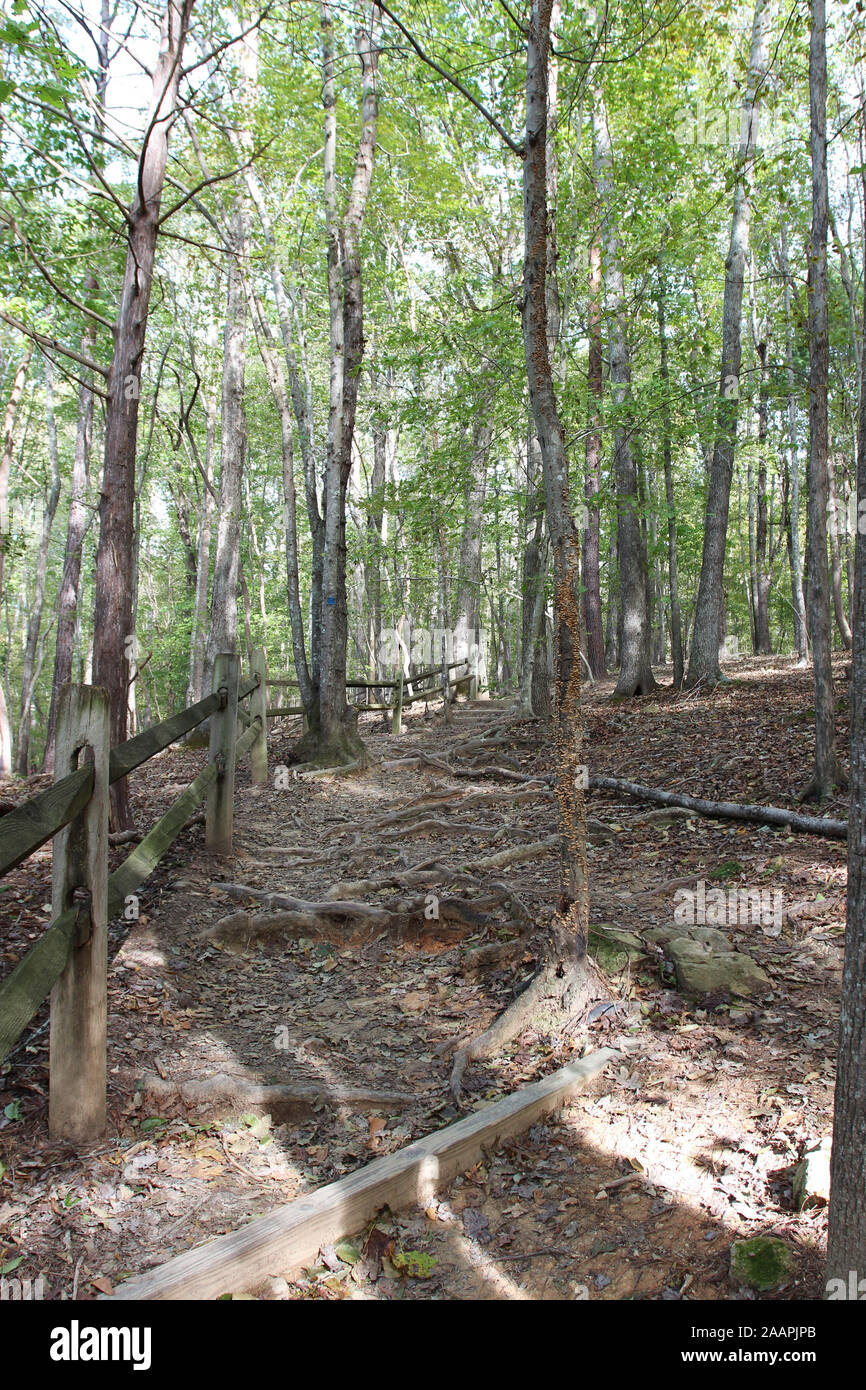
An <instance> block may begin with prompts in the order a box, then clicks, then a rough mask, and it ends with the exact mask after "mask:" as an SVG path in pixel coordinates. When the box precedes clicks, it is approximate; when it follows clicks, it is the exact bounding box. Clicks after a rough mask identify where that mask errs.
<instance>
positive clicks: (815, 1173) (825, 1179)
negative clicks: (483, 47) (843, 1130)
mask: <svg viewBox="0 0 866 1390" xmlns="http://www.w3.org/2000/svg"><path fill="white" fill-rule="evenodd" d="M832 1146H833V1136H832V1135H831V1134H827V1135H825V1136H824V1138H823V1139H822V1140H821V1142H820V1144H816V1145H815V1147H814V1148H812V1149H807V1151H806V1153H805V1154H804V1155H803V1157H802V1158H801V1159H800V1162H799V1163H798V1164H797V1167H796V1168H795V1169H794V1206H795V1207H796V1208H797V1210H798V1211H799V1210H800V1209H801V1207H804V1206H806V1204H807V1203H809V1202H829V1200H830V1152H831V1149H832Z"/></svg>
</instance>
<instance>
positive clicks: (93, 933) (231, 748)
mask: <svg viewBox="0 0 866 1390" xmlns="http://www.w3.org/2000/svg"><path fill="white" fill-rule="evenodd" d="M252 666H253V670H252V673H251V675H250V676H249V677H247V678H245V679H244V680H241V679H240V674H239V662H238V658H237V657H236V656H233V655H222V656H218V657H217V659H216V663H215V668H214V689H213V692H212V693H211V694H210V695H208V696H206V697H205V698H204V699H203V700H199V701H198V703H197V704H195V705H191V706H190V707H189V708H188V709H185V710H182V711H181V712H180V713H179V714H175V715H172V716H171V718H169V719H165V720H163V721H162V722H161V723H159V724H155V725H153V726H152V727H151V728H149V729H145V730H144V731H143V732H142V733H140V734H137V735H136V736H135V738H131V739H129V740H127V742H126V743H123V744H120V745H119V747H116V748H111V747H110V743H109V710H108V697H107V695H106V693H105V691H104V690H102V689H100V688H98V687H94V686H81V685H71V686H65V687H64V689H63V691H62V692H61V696H60V701H59V706H58V720H57V736H56V750H55V782H54V785H53V786H51V787H49V788H47V789H46V790H45V791H44V792H40V793H39V794H38V795H37V796H34V797H31V798H30V799H29V800H28V801H26V802H24V803H23V805H21V806H18V807H16V809H15V810H14V811H11V812H9V813H8V814H7V815H6V816H4V817H3V818H2V820H0V876H2V875H3V874H6V873H8V872H9V870H10V869H13V868H14V867H15V866H16V865H17V864H20V863H22V861H23V860H24V859H26V858H27V857H28V855H30V854H32V853H33V852H34V850H36V849H38V848H39V847H40V845H44V844H45V843H46V842H47V841H48V840H50V839H52V838H53V839H54V846H53V856H52V904H51V906H52V920H51V923H50V925H49V926H48V927H47V928H46V930H45V932H44V933H43V935H42V936H41V937H40V939H39V940H38V941H37V943H36V944H35V946H34V947H33V948H32V949H31V950H30V951H29V952H28V953H27V955H26V956H25V957H24V958H23V960H20V961H19V962H18V963H17V965H16V966H15V968H14V970H12V972H11V973H10V974H9V975H8V976H7V978H6V979H5V980H4V981H3V983H2V985H0V1061H2V1060H3V1059H4V1058H5V1057H6V1056H7V1055H8V1054H9V1052H10V1051H11V1049H12V1048H13V1047H14V1045H15V1043H16V1042H17V1041H18V1039H19V1037H20V1036H21V1034H22V1033H23V1031H24V1029H25V1028H26V1027H27V1025H28V1023H29V1022H30V1020H31V1019H32V1018H33V1016H34V1014H35V1013H36V1011H37V1010H38V1009H39V1007H40V1005H41V1004H42V1003H43V1002H44V1001H45V999H46V998H47V996H48V994H49V993H51V1022H50V1028H51V1034H50V1066H49V1129H50V1132H51V1134H52V1136H53V1137H55V1138H62V1139H66V1140H69V1141H72V1142H76V1143H86V1142H91V1141H92V1140H94V1139H95V1138H98V1137H99V1136H100V1135H101V1133H102V1132H103V1130H104V1128H105V1103H106V1065H107V1059H106V1047H107V1041H106V1040H107V969H108V923H109V921H110V920H111V919H112V918H113V917H116V916H118V915H119V914H120V913H121V912H122V911H124V909H125V908H126V907H127V906H128V905H129V904H130V901H131V897H132V895H134V894H135V892H136V890H137V889H138V888H139V887H140V886H141V884H142V883H144V881H145V880H146V879H147V878H148V876H149V875H150V874H151V873H152V871H153V869H154V868H155V867H156V865H157V864H158V863H159V861H160V859H161V858H162V857H163V855H164V854H165V852H166V850H167V849H168V848H169V846H170V845H171V844H172V843H173V841H174V840H175V839H176V838H177V836H178V834H179V833H180V831H181V830H182V829H183V827H184V825H185V824H186V822H187V821H188V820H189V818H190V816H191V815H192V814H193V812H194V811H195V810H196V808H197V806H199V805H200V803H201V802H202V800H205V801H206V814H205V844H206V846H207V849H208V850H209V851H210V852H211V853H214V854H229V853H231V847H232V828H233V817H234V783H235V769H236V767H237V761H238V759H239V758H241V757H243V756H244V754H245V753H247V752H249V753H250V771H251V776H252V779H253V781H254V782H256V783H258V784H263V783H266V782H267V778H268V754H267V718H266V708H267V693H266V691H267V670H266V663H265V654H264V652H263V651H258V652H255V653H254V654H253V662H252ZM247 698H249V705H250V708H249V710H244V709H243V707H242V705H241V704H240V702H241V701H242V700H245V699H247ZM208 718H209V719H210V745H209V752H208V762H207V763H206V765H205V767H204V768H203V769H202V771H201V772H200V773H199V774H198V776H197V777H196V778H195V779H194V780H193V781H192V782H191V783H190V784H189V786H188V787H187V788H186V789H185V790H184V791H183V792H182V793H181V794H180V796H179V797H177V799H176V800H175V801H174V802H173V803H172V805H171V806H170V807H169V809H168V811H166V813H165V815H164V816H163V817H162V818H161V819H160V820H159V821H158V822H157V823H156V825H155V826H154V827H153V829H152V830H151V831H150V832H149V833H148V834H147V835H146V836H145V837H144V839H142V840H141V842H140V843H139V844H138V845H137V846H136V847H135V849H133V851H132V853H131V854H129V855H128V856H127V858H126V859H125V860H124V862H123V863H122V864H121V865H120V866H119V868H117V869H115V870H114V872H113V873H111V874H109V872H108V788H109V786H110V785H111V783H112V782H116V781H118V779H119V778H121V777H127V776H128V775H129V774H130V773H131V772H132V771H134V769H135V768H138V767H141V766H142V764H144V763H146V762H148V761H149V760H150V759H151V758H153V757H154V756H155V755H156V754H157V753H160V752H162V751H163V750H164V749H165V748H168V747H169V746H170V745H171V744H172V743H175V742H176V741H177V740H178V739H179V738H182V737H183V735H184V734H186V733H189V732H190V731H191V730H192V729H194V728H196V727H198V725H200V724H202V723H203V722H204V720H205V719H208ZM239 723H240V724H241V725H245V726H246V727H245V729H244V732H243V733H241V734H240V735H238V724H239Z"/></svg>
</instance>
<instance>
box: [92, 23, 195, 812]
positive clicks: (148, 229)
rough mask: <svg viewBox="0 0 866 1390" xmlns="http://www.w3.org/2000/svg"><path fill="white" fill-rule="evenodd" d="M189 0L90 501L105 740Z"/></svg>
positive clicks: (123, 726)
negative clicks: (95, 517)
mask: <svg viewBox="0 0 866 1390" xmlns="http://www.w3.org/2000/svg"><path fill="white" fill-rule="evenodd" d="M192 6H193V0H168V3H167V6H166V11H165V15H164V18H163V24H162V36H161V44H160V52H159V58H158V60H157V63H156V67H155V69H154V76H153V101H152V105H151V110H150V114H149V117H148V123H147V128H146V131H145V137H144V145H143V148H142V152H141V156H140V158H139V164H138V178H137V184H136V193H135V197H134V199H133V202H132V207H131V208H130V212H129V218H128V241H127V254H126V268H125V271H124V277H123V288H122V290H121V299H120V309H119V312H118V316H117V324H116V328H115V336H114V354H113V357H112V363H111V370H110V372H109V376H108V399H107V403H106V410H105V465H104V471H103V482H102V496H101V498H100V504H99V522H100V529H99V547H98V550H97V555H96V607H95V615H94V641H93V680H94V684H96V685H101V686H103V687H104V688H105V689H106V690H107V691H108V694H109V696H110V700H111V741H112V744H117V743H122V742H123V741H124V740H125V738H126V731H127V690H128V684H129V665H128V657H129V652H130V642H132V643H133V650H134V638H135V634H134V631H133V626H132V604H133V595H132V588H131V585H130V565H131V559H132V551H133V539H134V537H133V531H134V502H135V454H136V439H137V434H138V402H139V397H140V395H141V371H142V366H143V362H144V346H145V337H146V333H147V314H148V306H149V302H150V291H151V285H152V283H153V268H154V259H155V254H156V242H157V236H158V232H159V213H160V204H161V201H162V190H163V184H164V181H165V170H166V163H167V159H168V135H169V129H170V127H171V122H172V120H173V117H174V113H175V108H176V105H177V93H178V86H179V82H180V74H181V60H182V56H183V48H184V42H185V39H186V34H187V29H188V26H189V20H190V14H191V11H192ZM111 810H112V828H113V829H115V830H124V829H129V828H130V827H131V824H132V818H131V813H130V807H129V788H128V786H127V781H126V778H121V779H120V780H119V781H117V782H115V783H114V785H113V786H112V788H111Z"/></svg>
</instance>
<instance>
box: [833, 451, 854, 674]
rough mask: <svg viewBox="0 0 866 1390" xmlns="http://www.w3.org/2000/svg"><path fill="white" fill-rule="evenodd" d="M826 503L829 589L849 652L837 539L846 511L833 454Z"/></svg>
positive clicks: (834, 610)
mask: <svg viewBox="0 0 866 1390" xmlns="http://www.w3.org/2000/svg"><path fill="white" fill-rule="evenodd" d="M827 502H828V512H829V516H830V587H831V590H832V593H833V612H834V614H835V616H836V626H837V627H838V629H839V636H840V637H841V638H842V646H843V647H845V649H846V650H847V651H850V650H851V628H850V625H849V623H848V615H847V613H846V612H845V599H844V597H843V595H842V555H841V548H840V544H839V537H840V536H844V535H845V534H846V533H847V525H846V521H847V509H846V507H845V504H844V501H843V503H842V505H841V506H840V505H839V499H838V495H837V492H836V470H835V468H834V466H833V453H832V450H829V449H828V452H827Z"/></svg>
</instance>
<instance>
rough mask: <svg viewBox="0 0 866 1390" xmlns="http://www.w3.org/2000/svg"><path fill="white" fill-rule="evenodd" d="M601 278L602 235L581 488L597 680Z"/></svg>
mask: <svg viewBox="0 0 866 1390" xmlns="http://www.w3.org/2000/svg"><path fill="white" fill-rule="evenodd" d="M601 312H602V278H601V232H600V230H596V231H595V232H594V233H593V237H592V241H591V243H590V247H589V303H588V305H587V323H588V328H587V331H588V333H589V370H588V379H587V391H588V395H587V422H586V456H585V462H584V475H583V488H584V497H585V499H586V516H585V525H584V528H583V625H584V629H585V631H586V659H587V661H588V662H589V669H590V670H591V671H592V674H593V675H594V676H595V677H596V679H599V678H600V677H602V676H606V675H607V666H606V665H605V659H604V627H603V625H602V611H601V571H600V529H601V512H600V510H599V505H598V493H599V489H600V488H601V402H602V396H603V393H604V379H603V378H604V359H603V354H602V344H601Z"/></svg>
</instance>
